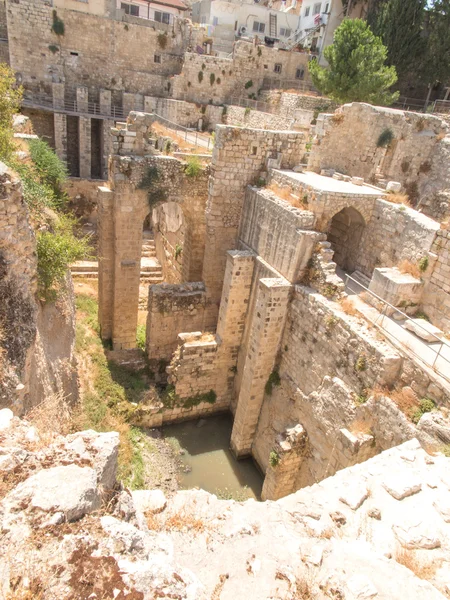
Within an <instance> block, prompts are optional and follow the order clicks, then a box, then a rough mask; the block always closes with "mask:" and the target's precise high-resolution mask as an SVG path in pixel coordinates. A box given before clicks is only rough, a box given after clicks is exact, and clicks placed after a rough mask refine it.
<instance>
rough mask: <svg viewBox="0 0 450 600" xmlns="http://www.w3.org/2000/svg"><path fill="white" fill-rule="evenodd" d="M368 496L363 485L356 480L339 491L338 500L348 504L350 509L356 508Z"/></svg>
mask: <svg viewBox="0 0 450 600" xmlns="http://www.w3.org/2000/svg"><path fill="white" fill-rule="evenodd" d="M368 497H369V493H368V491H367V487H366V486H365V485H363V484H361V483H358V482H350V483H349V485H347V486H346V488H345V489H344V490H343V491H341V494H340V496H339V500H340V501H341V502H343V503H344V504H347V505H348V506H350V508H351V509H352V510H357V509H358V508H359V507H360V506H361V504H362V503H363V502H364V500H366V499H367V498H368Z"/></svg>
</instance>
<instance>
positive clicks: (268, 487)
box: [261, 424, 307, 500]
mask: <svg viewBox="0 0 450 600" xmlns="http://www.w3.org/2000/svg"><path fill="white" fill-rule="evenodd" d="M306 441H307V434H306V431H305V430H304V429H303V427H302V426H301V425H300V424H298V425H296V426H295V427H291V428H289V429H286V431H285V432H284V434H282V435H279V436H278V437H277V439H276V443H275V445H274V447H273V448H272V450H271V453H270V458H269V466H268V468H267V471H266V477H265V479H264V485H263V489H262V492H261V499H262V500H278V499H279V498H283V497H284V496H287V495H288V494H292V493H293V492H295V491H296V490H295V479H296V477H297V473H298V471H299V469H300V465H301V463H302V460H303V457H304V454H305V450H306Z"/></svg>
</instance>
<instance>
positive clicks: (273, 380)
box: [264, 371, 281, 396]
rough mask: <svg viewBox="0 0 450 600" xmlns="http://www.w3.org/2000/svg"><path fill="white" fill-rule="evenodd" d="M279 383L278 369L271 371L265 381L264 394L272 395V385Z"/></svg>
mask: <svg viewBox="0 0 450 600" xmlns="http://www.w3.org/2000/svg"><path fill="white" fill-rule="evenodd" d="M280 383H281V379H280V375H279V374H278V371H272V373H271V374H270V375H269V379H268V380H267V382H266V385H265V388H264V389H265V392H266V394H268V395H269V396H271V395H272V390H273V386H274V385H275V386H279V385H280Z"/></svg>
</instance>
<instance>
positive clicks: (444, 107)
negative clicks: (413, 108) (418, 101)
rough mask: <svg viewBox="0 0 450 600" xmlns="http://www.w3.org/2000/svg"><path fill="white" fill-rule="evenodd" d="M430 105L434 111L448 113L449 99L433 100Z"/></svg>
mask: <svg viewBox="0 0 450 600" xmlns="http://www.w3.org/2000/svg"><path fill="white" fill-rule="evenodd" d="M432 106H433V112H435V113H441V114H446V113H450V100H435V101H434V102H433V105H432Z"/></svg>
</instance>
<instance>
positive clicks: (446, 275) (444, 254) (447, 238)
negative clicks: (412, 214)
mask: <svg viewBox="0 0 450 600" xmlns="http://www.w3.org/2000/svg"><path fill="white" fill-rule="evenodd" d="M431 252H432V253H434V254H435V255H436V256H437V260H436V262H435V264H434V269H433V271H432V274H431V277H430V279H429V280H428V281H427V284H426V286H425V290H424V294H423V299H422V305H423V310H424V312H425V313H426V314H427V315H428V316H429V317H430V319H431V321H432V322H433V323H435V324H436V325H437V326H438V327H440V328H441V329H443V330H444V331H449V330H450V260H449V257H450V231H449V230H448V229H440V230H439V231H438V232H437V235H436V238H435V240H434V244H433V246H432V248H431Z"/></svg>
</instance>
